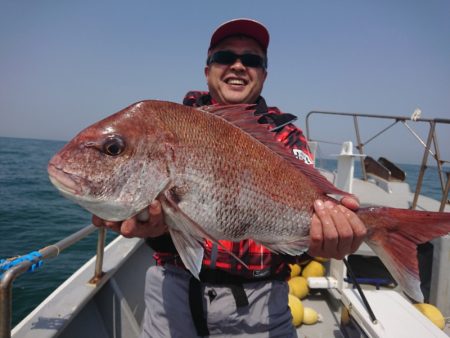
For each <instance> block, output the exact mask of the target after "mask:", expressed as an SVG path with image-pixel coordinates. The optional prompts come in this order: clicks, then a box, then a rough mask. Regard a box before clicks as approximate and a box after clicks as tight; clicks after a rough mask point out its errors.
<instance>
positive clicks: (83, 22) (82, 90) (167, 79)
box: [0, 0, 450, 163]
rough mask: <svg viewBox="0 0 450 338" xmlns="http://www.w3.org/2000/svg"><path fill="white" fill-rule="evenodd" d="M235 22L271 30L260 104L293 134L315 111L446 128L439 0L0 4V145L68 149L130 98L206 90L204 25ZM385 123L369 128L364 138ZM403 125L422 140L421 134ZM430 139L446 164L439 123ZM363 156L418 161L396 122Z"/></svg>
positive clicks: (448, 28) (446, 13)
mask: <svg viewBox="0 0 450 338" xmlns="http://www.w3.org/2000/svg"><path fill="white" fill-rule="evenodd" d="M239 17H248V18H253V19H256V20H259V21H261V22H262V23H263V24H264V25H266V27H267V28H268V29H269V31H270V36H271V42H270V46H269V51H268V53H269V55H268V57H269V69H268V72H269V73H268V78H267V81H266V83H265V86H264V90H263V96H264V97H265V98H266V101H267V102H268V104H269V105H273V106H278V107H279V108H280V109H281V110H283V111H285V112H289V113H292V114H295V115H297V116H298V120H297V122H296V125H297V126H299V127H300V128H303V129H304V128H305V117H306V114H307V113H308V112H310V111H313V110H320V111H337V112H351V113H356V112H358V113H366V114H376V115H380V114H381V115H395V116H410V115H411V114H412V112H413V111H414V110H415V109H416V108H420V109H421V111H422V117H424V118H438V117H439V118H447V119H450V19H449V18H450V1H448V0H420V1H419V0H395V1H394V0H376V1H375V0H373V1H369V0H286V1H283V0H279V1H265V0H253V1H236V0H227V1H214V0H209V1H195V0H191V1H171V0H161V1H156V0H128V1H124V0H123V1H110V0H108V1H106V0H104V1H98V0H77V1H68V0H2V1H0V136H7V137H21V138H38V139H50V140H70V139H71V138H72V137H73V136H75V135H76V134H77V133H78V132H79V131H81V130H82V129H84V128H85V127H87V126H89V125H90V124H92V123H94V122H96V121H98V120H100V119H102V118H104V117H106V116H108V115H111V114H112V113H114V112H116V111H119V110H120V109H122V108H124V107H126V106H128V105H130V104H132V103H134V102H136V101H139V100H143V99H158V100H167V101H174V102H181V101H182V99H183V96H184V94H185V93H186V92H187V91H189V90H205V89H206V81H205V77H204V72H203V70H204V65H205V59H206V49H207V47H208V44H209V39H210V36H211V34H212V32H213V31H214V29H215V28H216V27H217V26H219V24H221V23H222V22H225V21H227V20H230V19H233V18H239ZM389 124H390V122H384V123H381V122H373V121H369V123H368V125H369V126H368V127H367V129H365V127H364V128H363V127H361V132H362V133H363V141H365V140H368V139H370V138H371V137H372V136H373V135H375V134H376V133H377V132H378V131H380V130H381V129H383V128H384V127H385V126H387V125H389ZM408 125H409V126H411V127H412V128H415V130H417V131H416V132H417V134H419V136H420V137H422V138H423V139H425V140H426V136H427V135H426V128H425V127H426V126H427V125H426V124H423V123H422V124H419V123H413V122H408ZM352 126H353V121H352V120H350V119H341V120H336V119H329V118H328V119H323V118H320V117H318V116H314V118H312V119H311V122H310V128H311V134H310V137H311V138H319V139H332V140H333V142H337V143H339V142H342V141H346V140H350V139H352V138H353V136H354V132H353V131H352V129H351V128H352ZM416 128H417V129H416ZM438 132H439V138H438V142H439V148H440V152H441V155H442V157H444V158H445V159H450V147H449V145H450V125H447V126H443V127H442V128H441V127H439V128H438ZM388 141H389V142H392V141H393V142H394V145H389V146H388V145H387V143H388ZM416 145H417V146H416ZM322 151H323V155H324V156H329V155H331V154H336V153H337V152H338V151H339V147H337V148H336V149H331V148H327V146H326V145H324V148H323V150H322ZM366 151H367V153H368V154H369V155H371V156H373V157H378V156H385V157H387V158H389V159H391V160H393V161H394V162H396V163H420V161H421V160H422V149H421V148H420V145H419V143H418V142H417V141H416V140H415V138H414V137H413V136H412V134H411V133H410V132H409V131H408V130H407V129H406V128H405V127H404V126H403V125H400V123H398V124H396V126H395V127H394V128H391V129H390V130H389V133H386V134H383V137H381V138H378V139H375V140H374V141H372V142H370V143H369V145H367V147H366Z"/></svg>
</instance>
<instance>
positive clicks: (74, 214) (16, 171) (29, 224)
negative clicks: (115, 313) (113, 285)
mask: <svg viewBox="0 0 450 338" xmlns="http://www.w3.org/2000/svg"><path fill="white" fill-rule="evenodd" d="M63 145H64V142H59V141H44V140H31V139H16V138H4V137H0V230H1V236H0V259H1V258H9V257H13V256H17V255H23V254H26V253H29V252H31V251H35V250H38V249H40V248H43V247H45V246H47V245H50V244H53V243H56V242H58V241H59V240H61V239H63V238H65V237H67V236H68V235H70V234H72V233H74V232H76V231H77V230H79V229H81V228H83V227H84V226H86V225H88V224H90V220H91V216H90V214H89V213H88V212H86V211H84V210H83V209H81V208H80V207H78V206H77V205H75V204H74V203H72V202H70V201H68V200H67V199H65V198H63V197H62V196H61V195H60V194H59V193H58V192H57V191H56V189H55V188H54V187H53V186H52V184H51V183H50V181H49V179H48V176H47V163H48V161H49V159H50V158H51V157H52V156H53V154H55V153H56V152H57V151H58V150H59V149H60V148H61V147H62V146H63ZM321 164H322V165H324V166H325V167H327V168H328V169H333V168H335V167H336V161H335V160H325V161H324V162H322V163H321ZM400 167H402V168H403V169H404V170H405V171H406V172H407V177H408V178H407V179H408V182H410V183H411V182H415V179H416V178H417V175H418V172H419V166H417V165H400ZM358 170H359V169H358V166H356V174H358ZM412 190H413V191H414V190H415V186H414V185H413V186H412ZM422 194H424V195H427V196H430V197H433V198H436V199H440V183H439V179H438V175H437V171H436V169H435V168H433V167H430V168H429V169H428V170H427V173H426V175H425V178H424V187H423V190H422ZM115 236H116V235H115V234H112V233H109V234H108V236H107V241H108V242H109V241H111V239H113V238H114V237H115ZM96 243H97V237H96V236H95V235H94V234H93V235H91V236H89V237H88V238H86V239H84V240H82V241H81V242H79V243H77V244H75V245H74V246H72V247H70V248H69V249H67V250H65V251H64V252H63V253H62V254H61V255H60V256H59V257H57V258H54V259H49V260H47V261H45V263H44V265H43V266H42V267H41V268H39V269H38V270H37V271H35V272H32V273H26V274H24V275H22V276H21V277H20V278H18V280H16V282H15V283H14V288H13V319H12V324H13V326H14V325H16V324H17V323H18V322H19V321H20V320H21V319H22V318H24V317H25V316H26V315H27V314H28V313H29V312H30V311H31V310H32V309H34V308H35V307H36V306H37V305H38V304H39V303H40V302H41V301H43V300H44V299H45V298H46V297H47V296H48V295H49V294H50V293H51V292H52V291H53V290H54V289H55V288H56V287H57V286H58V285H60V284H61V283H62V282H63V281H64V280H65V279H67V278H68V277H69V276H70V275H71V274H72V273H73V272H75V271H76V270H77V269H78V268H79V267H80V266H81V265H82V264H83V263H84V262H86V261H87V260H88V259H89V258H91V257H92V256H93V255H95V250H96Z"/></svg>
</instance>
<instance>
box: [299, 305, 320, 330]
mask: <svg viewBox="0 0 450 338" xmlns="http://www.w3.org/2000/svg"><path fill="white" fill-rule="evenodd" d="M320 320H321V318H320V315H319V314H318V313H317V311H316V310H314V309H312V308H310V307H306V306H305V307H304V308H303V321H302V323H303V324H307V325H312V324H315V323H317V322H318V321H320Z"/></svg>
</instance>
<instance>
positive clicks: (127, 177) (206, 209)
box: [48, 101, 450, 300]
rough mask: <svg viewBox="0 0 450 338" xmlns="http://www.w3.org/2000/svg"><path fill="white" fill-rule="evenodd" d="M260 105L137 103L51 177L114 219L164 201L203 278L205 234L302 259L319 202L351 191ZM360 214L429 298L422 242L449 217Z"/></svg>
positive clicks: (415, 291)
mask: <svg viewBox="0 0 450 338" xmlns="http://www.w3.org/2000/svg"><path fill="white" fill-rule="evenodd" d="M251 108H252V107H251V106H247V105H235V106H226V107H205V108H203V109H202V110H199V109H194V108H190V107H186V106H182V105H179V104H175V103H169V102H164V101H142V102H138V103H135V104H133V105H131V106H129V107H127V108H125V109H123V110H122V111H120V112H118V113H116V114H114V115H112V116H110V117H108V118H106V119H104V120H102V121H99V122H97V123H95V124H94V125H92V126H90V127H88V128H87V129H85V130H83V131H82V132H80V133H79V134H78V135H77V136H76V137H75V138H74V139H73V140H71V141H70V142H69V143H68V144H67V145H66V146H65V147H64V148H63V149H62V150H61V151H60V152H58V154H56V155H55V156H54V157H53V158H52V160H51V161H50V163H49V167H48V171H49V175H50V179H51V181H52V183H54V185H55V186H56V187H57V188H58V189H59V190H60V191H61V193H62V194H63V195H64V196H66V197H68V198H70V199H72V200H74V201H75V202H76V203H78V204H80V205H81V206H82V207H84V208H86V209H87V210H89V211H90V212H91V213H93V214H96V215H97V216H99V217H102V218H104V219H108V220H124V219H126V218H129V217H131V216H134V215H137V214H139V212H140V211H141V210H143V209H145V208H146V207H147V206H148V205H149V204H150V203H151V202H152V201H153V200H154V199H156V198H158V199H159V200H160V201H161V203H162V207H163V211H164V214H165V220H166V223H167V224H168V226H169V231H170V234H171V236H172V238H173V240H174V244H175V246H176V247H177V250H178V252H179V253H180V256H181V258H182V259H183V262H184V263H185V265H186V267H188V269H189V270H190V271H191V272H192V273H193V275H196V276H197V275H198V273H199V271H200V268H201V261H202V257H203V249H202V245H201V244H200V241H201V239H202V238H209V239H211V240H213V241H217V240H220V239H227V240H232V241H240V240H242V239H247V238H252V239H254V240H256V241H257V242H259V243H261V244H263V245H265V246H266V247H268V248H269V249H271V250H273V251H275V252H279V253H286V254H290V255H299V254H301V253H302V252H304V251H306V250H307V248H308V243H309V227H310V223H311V216H312V213H313V202H314V200H316V199H318V198H321V199H326V198H329V197H327V196H326V195H327V194H346V193H344V192H342V191H339V190H338V189H337V188H335V187H334V186H333V185H332V184H331V183H329V182H328V181H327V180H326V179H325V178H324V177H323V176H322V175H320V173H319V172H318V171H316V170H315V169H314V168H311V167H310V166H308V165H306V164H304V163H303V162H302V161H299V160H297V159H296V158H295V157H294V156H293V154H291V153H290V152H289V151H287V150H286V149H285V148H284V147H283V146H282V145H281V144H280V143H279V142H277V141H276V140H275V139H274V134H273V133H270V132H268V130H267V126H266V125H261V124H258V123H257V122H256V120H257V119H258V118H259V117H257V116H254V112H253V110H252V109H251ZM358 215H359V216H360V218H361V219H362V220H363V222H364V223H365V224H366V226H367V227H368V237H367V240H366V241H367V243H368V244H369V245H370V246H371V247H372V248H373V249H374V251H375V252H376V253H377V254H378V255H379V256H380V258H381V259H382V260H383V262H384V263H385V265H386V266H387V268H388V269H389V271H390V272H391V274H392V275H393V276H394V278H395V279H396V280H397V281H398V282H399V283H400V285H401V286H402V287H403V288H404V290H405V292H406V293H408V294H409V295H410V296H411V297H413V298H414V299H416V300H421V299H422V294H421V292H420V285H419V279H418V268H417V260H416V254H415V250H416V245H417V244H418V243H422V242H425V241H428V240H430V239H431V238H434V237H437V236H441V235H443V234H446V233H448V232H449V231H450V216H449V214H447V213H432V212H419V211H411V210H402V209H391V208H366V209H361V210H359V211H358ZM430 225H432V226H430Z"/></svg>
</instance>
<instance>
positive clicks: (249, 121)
mask: <svg viewBox="0 0 450 338" xmlns="http://www.w3.org/2000/svg"><path fill="white" fill-rule="evenodd" d="M255 107H256V105H251V104H235V105H227V106H219V105H212V106H203V107H200V108H199V110H202V111H204V112H208V113H211V114H214V115H215V116H220V117H221V118H223V119H224V120H226V121H227V122H229V123H231V124H233V125H234V126H236V127H238V128H240V129H241V130H243V131H244V132H245V133H247V134H248V135H250V136H252V137H253V138H255V139H256V140H257V141H259V142H260V143H262V144H263V145H265V146H266V147H268V148H269V149H270V150H272V151H273V152H275V153H276V154H278V155H279V156H281V157H282V158H283V159H285V160H286V161H287V162H288V163H290V164H291V165H293V166H294V167H295V168H297V169H298V170H300V171H301V172H302V173H303V174H304V175H306V176H307V177H308V178H309V179H310V180H311V181H312V182H314V183H315V184H316V186H317V187H319V188H320V189H321V190H323V192H324V193H325V194H337V195H351V194H349V193H348V192H345V191H342V190H340V189H338V188H336V187H335V186H334V185H333V184H332V183H330V182H329V181H328V180H327V179H326V178H325V177H324V176H323V175H322V174H321V173H320V172H319V171H318V170H317V169H316V168H314V167H313V166H311V165H308V164H306V163H305V162H303V161H302V160H299V159H297V158H296V157H295V156H294V154H293V153H292V151H291V150H290V149H289V148H287V147H284V146H283V145H282V144H281V143H280V142H279V141H277V140H276V134H275V133H273V132H269V131H274V129H271V128H270V127H268V125H267V124H262V122H261V121H262V119H264V118H265V115H264V114H263V115H255ZM276 130H278V129H276Z"/></svg>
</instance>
